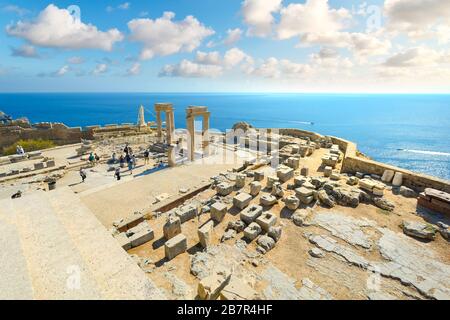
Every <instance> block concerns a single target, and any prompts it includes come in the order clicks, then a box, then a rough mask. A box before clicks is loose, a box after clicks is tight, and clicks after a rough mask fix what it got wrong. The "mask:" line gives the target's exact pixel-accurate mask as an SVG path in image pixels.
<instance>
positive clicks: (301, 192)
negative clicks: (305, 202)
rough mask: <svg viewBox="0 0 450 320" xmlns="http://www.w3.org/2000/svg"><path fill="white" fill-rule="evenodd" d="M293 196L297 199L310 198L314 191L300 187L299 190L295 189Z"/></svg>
mask: <svg viewBox="0 0 450 320" xmlns="http://www.w3.org/2000/svg"><path fill="white" fill-rule="evenodd" d="M295 195H296V196H297V198H299V199H301V198H307V197H310V196H313V195H314V190H312V189H308V188H305V187H300V188H297V189H295Z"/></svg>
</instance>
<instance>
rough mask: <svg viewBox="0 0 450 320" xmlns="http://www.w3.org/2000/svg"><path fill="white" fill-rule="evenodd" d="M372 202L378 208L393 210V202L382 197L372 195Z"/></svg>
mask: <svg viewBox="0 0 450 320" xmlns="http://www.w3.org/2000/svg"><path fill="white" fill-rule="evenodd" d="M373 203H375V205H376V206H377V207H378V208H380V209H383V210H386V211H394V209H395V204H394V203H392V202H391V201H389V200H388V199H386V198H384V197H374V198H373Z"/></svg>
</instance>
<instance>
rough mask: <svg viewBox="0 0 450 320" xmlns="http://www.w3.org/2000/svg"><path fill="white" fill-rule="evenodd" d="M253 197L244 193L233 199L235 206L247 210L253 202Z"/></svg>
mask: <svg viewBox="0 0 450 320" xmlns="http://www.w3.org/2000/svg"><path fill="white" fill-rule="evenodd" d="M252 199H253V198H252V196H251V195H249V194H248V193H245V192H242V193H240V194H238V195H237V196H235V197H234V198H233V205H234V206H235V207H236V208H238V209H241V210H242V209H245V208H246V207H248V205H249V204H250V202H251V201H252Z"/></svg>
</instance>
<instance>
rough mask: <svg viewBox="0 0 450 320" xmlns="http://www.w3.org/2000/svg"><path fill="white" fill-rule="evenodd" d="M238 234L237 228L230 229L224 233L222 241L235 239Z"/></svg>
mask: <svg viewBox="0 0 450 320" xmlns="http://www.w3.org/2000/svg"><path fill="white" fill-rule="evenodd" d="M236 234H237V232H236V230H233V229H229V230H227V231H225V233H224V234H223V236H222V238H221V239H220V241H221V242H225V241H228V240H231V239H234V237H236Z"/></svg>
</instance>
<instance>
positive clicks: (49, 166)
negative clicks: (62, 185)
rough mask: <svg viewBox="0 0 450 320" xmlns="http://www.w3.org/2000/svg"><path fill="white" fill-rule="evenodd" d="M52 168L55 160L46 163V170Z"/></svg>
mask: <svg viewBox="0 0 450 320" xmlns="http://www.w3.org/2000/svg"><path fill="white" fill-rule="evenodd" d="M54 166H56V163H55V160H49V161H47V168H53V167H54Z"/></svg>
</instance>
